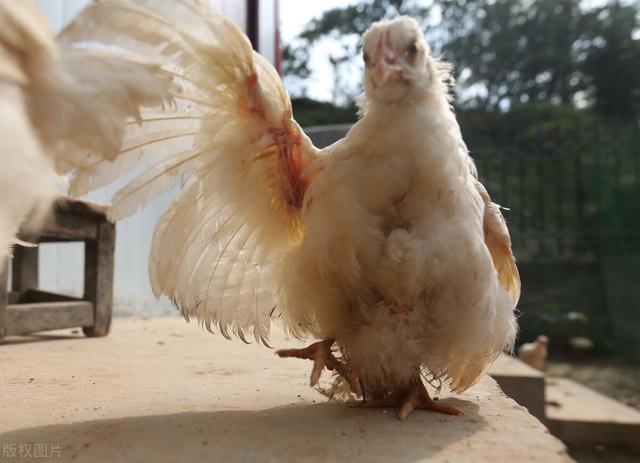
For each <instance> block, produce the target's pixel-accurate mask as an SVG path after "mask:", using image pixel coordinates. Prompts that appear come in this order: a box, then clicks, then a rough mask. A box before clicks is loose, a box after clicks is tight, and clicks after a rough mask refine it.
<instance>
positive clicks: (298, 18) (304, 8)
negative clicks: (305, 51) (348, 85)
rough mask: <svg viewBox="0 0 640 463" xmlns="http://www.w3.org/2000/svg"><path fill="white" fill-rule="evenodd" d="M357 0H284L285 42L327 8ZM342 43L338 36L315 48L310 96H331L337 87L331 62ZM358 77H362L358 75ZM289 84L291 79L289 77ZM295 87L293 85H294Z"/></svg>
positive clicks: (281, 17)
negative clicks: (336, 39)
mask: <svg viewBox="0 0 640 463" xmlns="http://www.w3.org/2000/svg"><path fill="white" fill-rule="evenodd" d="M352 3H356V1H355V0H322V1H301V0H280V34H281V37H282V42H283V43H289V42H291V40H292V39H293V38H295V37H296V36H297V35H298V34H299V33H300V32H302V30H303V29H304V26H305V25H306V24H307V23H308V22H309V21H311V20H312V19H313V18H315V17H319V16H320V15H321V14H322V13H323V12H324V11H326V10H330V9H331V8H335V7H337V6H347V5H350V4H352ZM340 50H341V47H340V46H339V45H338V43H337V42H336V41H334V40H323V41H322V42H320V43H319V44H318V45H317V46H315V47H314V48H313V53H311V57H310V60H309V67H310V69H311V70H312V75H311V77H310V78H309V79H308V80H307V87H308V92H307V94H308V96H309V97H311V98H314V99H317V100H325V101H328V100H331V98H332V89H333V70H332V68H331V65H330V64H329V59H328V58H329V55H330V54H331V53H332V52H333V53H334V54H339V53H340ZM354 77H355V78H359V77H357V76H354ZM285 82H286V83H287V84H289V82H287V81H285ZM291 90H293V89H291Z"/></svg>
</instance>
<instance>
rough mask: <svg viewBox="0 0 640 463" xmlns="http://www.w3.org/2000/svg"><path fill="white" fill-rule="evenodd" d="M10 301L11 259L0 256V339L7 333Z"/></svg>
mask: <svg viewBox="0 0 640 463" xmlns="http://www.w3.org/2000/svg"><path fill="white" fill-rule="evenodd" d="M8 303H9V261H8V259H7V258H0V340H1V339H2V338H3V337H4V336H6V334H7V322H6V315H7V304H8Z"/></svg>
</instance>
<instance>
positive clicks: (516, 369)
mask: <svg viewBox="0 0 640 463" xmlns="http://www.w3.org/2000/svg"><path fill="white" fill-rule="evenodd" d="M489 374H490V375H491V377H492V378H493V379H495V380H496V382H497V383H498V385H499V386H500V388H501V389H502V390H503V391H504V393H505V394H507V395H508V396H509V397H511V398H512V399H513V400H515V401H516V402H518V403H519V404H520V405H522V406H523V407H525V408H526V409H527V410H529V413H531V414H532V415H533V416H535V417H536V418H538V419H539V420H540V421H542V422H543V423H545V421H546V416H545V403H544V397H545V394H544V388H545V385H544V374H543V373H542V372H541V371H539V370H536V369H535V368H531V367H530V366H529V365H527V364H525V363H523V362H521V361H520V360H518V359H516V358H513V357H511V356H509V355H506V354H502V355H501V356H500V357H498V359H497V360H496V361H495V363H494V364H493V365H491V368H489Z"/></svg>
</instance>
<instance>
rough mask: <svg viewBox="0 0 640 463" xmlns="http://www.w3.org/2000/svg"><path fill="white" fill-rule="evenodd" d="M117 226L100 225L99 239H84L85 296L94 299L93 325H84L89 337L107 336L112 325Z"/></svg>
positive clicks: (107, 223) (102, 223) (87, 298)
mask: <svg viewBox="0 0 640 463" xmlns="http://www.w3.org/2000/svg"><path fill="white" fill-rule="evenodd" d="M115 236H116V228H115V225H114V224H112V223H111V222H106V221H105V222H101V223H100V224H99V225H98V238H97V239H96V240H95V241H94V240H92V241H86V242H85V248H84V249H85V253H84V261H85V262H84V299H86V300H89V301H91V302H93V311H94V312H93V313H94V324H93V326H89V327H83V328H82V330H83V331H84V334H85V335H87V336H106V335H107V334H108V333H109V328H110V327H111V315H112V306H113V263H114V251H115Z"/></svg>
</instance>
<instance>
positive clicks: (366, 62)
mask: <svg viewBox="0 0 640 463" xmlns="http://www.w3.org/2000/svg"><path fill="white" fill-rule="evenodd" d="M362 61H364V64H369V55H367V53H366V52H363V53H362Z"/></svg>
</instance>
